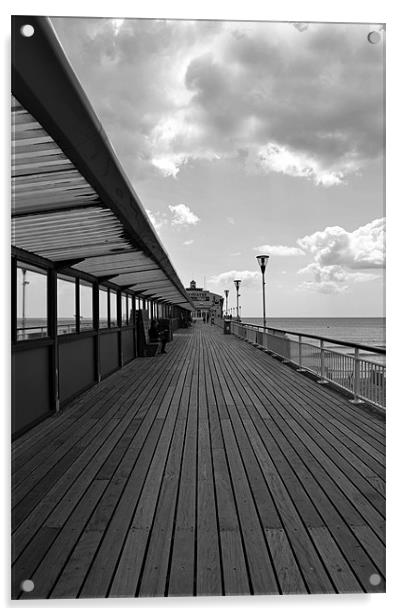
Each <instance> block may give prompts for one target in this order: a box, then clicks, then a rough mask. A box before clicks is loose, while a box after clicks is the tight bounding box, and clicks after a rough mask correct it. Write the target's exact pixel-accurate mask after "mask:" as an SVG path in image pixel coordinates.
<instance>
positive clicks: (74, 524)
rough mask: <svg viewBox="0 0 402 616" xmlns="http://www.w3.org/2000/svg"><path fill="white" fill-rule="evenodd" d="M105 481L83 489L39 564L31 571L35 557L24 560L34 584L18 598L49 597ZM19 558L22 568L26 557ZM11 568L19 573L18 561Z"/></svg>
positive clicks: (93, 483) (103, 488)
mask: <svg viewBox="0 0 402 616" xmlns="http://www.w3.org/2000/svg"><path fill="white" fill-rule="evenodd" d="M107 484H108V482H107V481H101V480H96V481H94V482H92V483H91V485H90V486H89V488H88V490H87V492H86V493H85V494H84V495H83V498H82V499H81V501H80V502H79V503H78V505H77V507H76V509H75V510H74V512H73V514H72V515H71V517H70V519H69V520H68V522H67V523H66V524H65V525H64V527H63V529H62V530H61V532H60V533H59V534H58V535H57V538H56V539H55V540H54V541H53V543H52V545H51V547H50V548H49V550H48V551H47V553H46V555H45V557H44V558H43V559H41V561H40V565H39V566H38V567H37V568H36V569H35V570H34V569H33V567H34V562H36V559H34V560H32V559H31V560H29V561H28V562H29V564H30V566H31V567H32V569H31V574H30V575H29V579H31V580H32V581H33V582H34V584H35V587H34V589H33V591H32V592H30V593H26V592H25V593H22V595H21V598H23V599H24V598H25V599H35V598H40V599H43V598H46V597H48V596H49V594H50V592H51V590H52V587H53V586H54V584H55V582H56V580H57V578H58V575H59V572H60V569H61V568H62V566H63V564H64V562H65V561H66V560H67V558H68V555H69V553H70V552H71V550H72V548H73V547H74V545H75V543H76V541H77V539H78V537H79V535H80V533H81V528H82V526H83V525H84V524H85V522H86V520H87V519H88V518H89V516H90V515H91V512H92V510H93V508H94V507H95V505H96V503H97V502H98V501H99V499H100V497H101V496H102V494H103V492H104V491H105V488H106V486H107ZM22 560H23V562H24V565H25V569H26V567H27V560H26V556H25V558H23V559H22ZM15 568H16V571H18V572H19V565H18V562H17V563H16V565H15ZM24 573H25V572H24Z"/></svg>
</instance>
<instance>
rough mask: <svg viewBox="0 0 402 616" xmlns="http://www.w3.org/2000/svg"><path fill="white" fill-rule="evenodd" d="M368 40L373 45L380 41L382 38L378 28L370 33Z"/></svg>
mask: <svg viewBox="0 0 402 616" xmlns="http://www.w3.org/2000/svg"><path fill="white" fill-rule="evenodd" d="M367 40H368V42H369V43H371V44H372V45H377V43H379V42H380V40H381V34H380V33H379V32H377V31H376V30H373V32H369V33H368V35H367Z"/></svg>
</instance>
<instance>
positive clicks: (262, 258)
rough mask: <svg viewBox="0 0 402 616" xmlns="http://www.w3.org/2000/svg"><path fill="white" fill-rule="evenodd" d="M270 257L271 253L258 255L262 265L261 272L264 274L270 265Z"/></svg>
mask: <svg viewBox="0 0 402 616" xmlns="http://www.w3.org/2000/svg"><path fill="white" fill-rule="evenodd" d="M268 259H269V255H258V256H257V261H258V265H259V266H260V268H261V272H262V273H263V274H264V273H265V268H266V267H267V265H268Z"/></svg>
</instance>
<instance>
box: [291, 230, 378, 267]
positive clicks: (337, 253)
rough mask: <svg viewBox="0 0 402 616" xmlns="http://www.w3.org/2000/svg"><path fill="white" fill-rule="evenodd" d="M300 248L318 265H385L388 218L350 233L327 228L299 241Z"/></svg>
mask: <svg viewBox="0 0 402 616" xmlns="http://www.w3.org/2000/svg"><path fill="white" fill-rule="evenodd" d="M297 244H298V245H299V247H300V248H301V249H302V250H303V251H304V252H305V253H309V254H312V255H313V256H314V261H315V263H316V264H317V265H319V266H322V267H325V266H328V265H342V266H344V267H348V268H350V269H368V268H382V267H384V265H385V218H379V219H376V220H373V221H372V222H370V223H368V224H366V225H364V226H363V227H359V228H358V229H356V230H355V231H351V232H348V231H346V230H345V229H343V228H342V227H327V228H326V229H324V231H316V232H315V233H313V234H312V235H306V236H305V237H303V238H301V239H299V240H297Z"/></svg>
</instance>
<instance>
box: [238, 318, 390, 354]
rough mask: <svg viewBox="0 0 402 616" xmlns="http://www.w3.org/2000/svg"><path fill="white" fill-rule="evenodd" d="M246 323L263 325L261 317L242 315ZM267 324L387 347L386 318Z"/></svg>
mask: <svg viewBox="0 0 402 616" xmlns="http://www.w3.org/2000/svg"><path fill="white" fill-rule="evenodd" d="M242 321H243V322H244V323H253V324H254V325H263V320H262V319H261V318H246V317H242ZM267 326H268V327H273V328H275V329H283V330H286V331H289V332H290V331H294V332H300V333H302V334H313V335H315V336H323V337H325V338H334V339H336V340H342V341H344V342H352V343H358V344H359V343H360V344H368V345H370V346H378V347H385V344H386V342H385V318H382V317H372V318H371V317H370V318H356V317H354V318H349V317H347V318H346V317H344V318H314V317H309V318H301V317H300V318H283V319H281V318H270V319H267Z"/></svg>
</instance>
